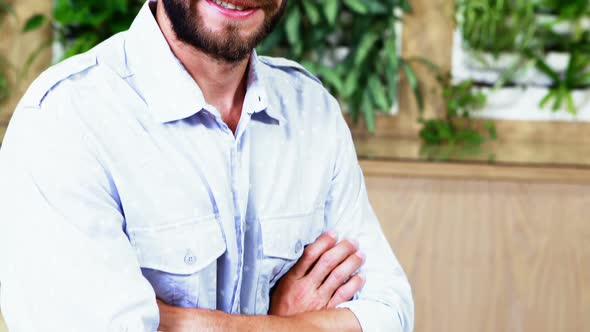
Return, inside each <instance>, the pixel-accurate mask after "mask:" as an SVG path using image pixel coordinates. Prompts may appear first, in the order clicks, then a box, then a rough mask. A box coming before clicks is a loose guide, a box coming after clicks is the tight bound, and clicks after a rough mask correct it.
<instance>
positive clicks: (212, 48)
mask: <svg viewBox="0 0 590 332" xmlns="http://www.w3.org/2000/svg"><path fill="white" fill-rule="evenodd" d="M199 1H206V0H163V1H162V2H163V4H164V9H165V10H166V14H167V15H168V18H169V20H170V22H171V24H172V30H174V33H175V34H176V37H177V38H178V39H179V40H180V41H182V42H184V43H186V44H188V45H191V46H192V47H194V48H196V49H198V50H201V51H203V52H204V53H205V54H208V55H210V56H211V57H213V58H216V59H218V60H222V61H224V62H227V63H230V64H232V63H237V62H240V61H242V60H244V59H246V58H247V57H248V56H249V55H250V53H251V52H252V50H253V49H254V48H255V47H256V46H257V45H258V44H259V43H260V42H261V41H262V40H264V38H266V37H267V36H268V35H269V34H270V33H271V32H272V31H273V30H274V28H275V27H276V25H277V24H278V23H279V21H280V19H281V17H282V16H283V14H284V13H285V9H286V7H287V6H286V5H287V0H282V2H281V4H280V6H277V4H276V2H275V0H253V3H254V4H255V5H256V6H257V7H259V8H260V9H261V10H263V11H264V22H263V23H262V24H261V26H260V27H259V28H258V29H257V30H256V31H255V32H254V33H253V34H251V35H250V36H242V35H241V34H240V26H239V24H227V26H226V27H225V28H224V31H223V32H222V33H214V32H212V31H211V30H209V29H207V27H206V26H207V25H206V23H205V21H204V20H203V18H202V16H201V14H200V13H199V12H198V10H197V3H198V2H199ZM220 34H223V35H222V36H219V35H220Z"/></svg>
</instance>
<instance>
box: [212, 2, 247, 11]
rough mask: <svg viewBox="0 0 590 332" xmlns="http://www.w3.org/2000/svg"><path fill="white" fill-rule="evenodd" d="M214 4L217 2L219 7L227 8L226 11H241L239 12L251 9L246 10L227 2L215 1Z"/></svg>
mask: <svg viewBox="0 0 590 332" xmlns="http://www.w3.org/2000/svg"><path fill="white" fill-rule="evenodd" d="M213 2H215V3H216V4H217V5H219V6H221V7H223V8H226V9H232V10H239V11H242V10H247V9H250V8H245V7H241V6H237V5H234V4H232V3H229V2H225V1H220V0H213Z"/></svg>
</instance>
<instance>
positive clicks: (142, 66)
mask: <svg viewBox="0 0 590 332" xmlns="http://www.w3.org/2000/svg"><path fill="white" fill-rule="evenodd" d="M150 5H155V2H154V1H147V2H146V3H145V5H144V6H143V7H142V9H141V11H140V12H139V14H138V16H137V17H136V18H135V20H134V21H133V23H132V25H131V27H130V28H129V31H128V35H127V40H126V43H125V51H126V55H127V62H128V66H129V67H130V69H131V71H132V73H133V74H134V76H135V80H136V84H137V86H138V88H139V90H140V92H141V94H142V96H143V98H144V99H145V101H146V103H147V104H148V107H149V108H150V109H151V110H152V111H153V114H154V117H155V119H156V120H157V121H159V122H161V123H166V122H172V121H176V120H181V119H185V118H187V117H190V116H192V115H194V114H196V113H198V112H200V111H202V110H203V109H206V108H207V107H209V106H208V104H207V102H206V101H205V97H204V96H203V92H202V91H201V89H200V88H199V86H198V85H197V83H196V82H195V81H194V79H193V78H192V77H191V76H190V74H189V73H188V72H187V70H186V69H185V68H184V66H183V65H182V63H181V62H180V61H179V60H178V59H177V58H176V56H175V55H174V53H173V52H172V50H171V49H170V46H169V45H168V42H167V41H166V39H165V38H164V35H163V34H162V31H161V30H160V27H159V26H158V23H157V22H156V19H155V17H154V15H153V13H152V11H151V9H150ZM263 77H264V68H263V64H262V63H261V62H260V61H259V59H258V55H257V54H256V51H255V50H254V51H253V52H252V56H251V57H250V65H249V71H248V82H247V92H246V98H245V99H244V109H243V112H247V113H248V114H250V115H251V114H253V113H258V112H263V111H264V112H266V113H267V115H268V116H270V117H272V118H274V119H275V120H277V121H279V123H284V122H286V121H285V118H284V117H283V116H282V115H281V114H280V113H279V112H276V111H275V110H273V109H272V108H270V107H268V106H269V101H268V93H267V86H266V83H265V80H264V79H263ZM209 111H212V110H209ZM216 115H218V114H216Z"/></svg>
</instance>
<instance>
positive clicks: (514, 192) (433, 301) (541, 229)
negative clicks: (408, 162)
mask: <svg viewBox="0 0 590 332" xmlns="http://www.w3.org/2000/svg"><path fill="white" fill-rule="evenodd" d="M367 186H368V189H369V192H370V197H371V201H372V203H373V207H374V208H375V211H376V213H377V215H378V216H379V218H380V220H381V222H382V225H383V228H384V231H385V233H386V235H387V237H388V239H389V241H390V243H391V244H392V246H393V247H394V250H395V251H396V254H397V256H398V258H399V259H400V261H401V263H402V264H403V266H404V268H405V270H406V271H407V273H408V275H409V278H410V282H411V284H412V287H413V291H414V297H415V303H416V331H419V332H421V331H452V332H463V331H465V332H472V331H490V332H496V331H531V332H533V331H534V332H544V331H547V332H550V331H551V332H554V331H590V316H589V315H587V312H588V310H590V264H588V263H589V262H590V223H589V222H588V221H589V220H588V209H589V208H590V186H587V185H564V184H528V183H510V182H496V181H459V180H444V179H419V178H414V179H412V178H408V179H402V178H387V177H368V179H367Z"/></svg>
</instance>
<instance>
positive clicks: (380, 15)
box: [258, 0, 421, 132]
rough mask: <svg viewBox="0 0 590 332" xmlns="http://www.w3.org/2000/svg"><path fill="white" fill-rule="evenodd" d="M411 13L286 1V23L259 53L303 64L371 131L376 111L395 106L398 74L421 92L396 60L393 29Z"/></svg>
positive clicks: (352, 1) (323, 0)
mask: <svg viewBox="0 0 590 332" xmlns="http://www.w3.org/2000/svg"><path fill="white" fill-rule="evenodd" d="M410 11H411V7H410V3H409V1H408V0H364V1H361V0H300V1H289V4H288V8H287V13H286V16H285V20H284V22H283V23H284V24H281V25H280V26H279V27H278V28H277V29H276V30H275V31H274V32H273V33H272V34H271V36H269V38H268V39H267V40H266V41H265V42H264V43H263V44H262V45H261V46H260V47H259V49H258V51H259V53H261V54H270V55H275V56H285V57H288V58H291V59H294V60H296V61H299V62H300V63H302V64H303V65H304V66H305V67H306V68H307V69H308V70H310V71H311V72H312V73H314V74H316V75H318V76H319V77H320V78H321V79H322V80H323V82H324V83H325V84H326V86H327V87H328V88H329V89H330V90H331V92H332V93H333V94H334V95H335V96H336V97H337V98H338V99H339V100H340V101H341V102H342V103H343V104H344V106H345V107H344V108H347V109H348V110H349V111H350V113H351V115H352V118H353V120H354V121H355V122H356V121H357V119H358V117H359V115H360V114H363V116H364V119H365V124H366V126H367V128H368V129H369V131H370V132H374V131H375V115H376V112H378V111H380V112H384V113H388V112H389V111H390V110H391V108H392V106H393V105H394V104H395V103H396V102H397V87H398V80H399V77H398V73H399V71H400V69H401V70H402V71H403V72H404V73H405V74H406V76H407V77H408V81H409V82H410V83H411V85H412V88H413V89H414V92H416V93H418V92H419V84H418V81H417V78H416V75H415V73H414V71H413V70H412V68H411V66H410V65H409V64H408V63H407V62H405V61H403V60H401V59H399V57H398V47H397V42H398V38H399V37H400V36H398V34H397V32H396V24H398V23H399V22H400V20H401V18H400V13H402V12H405V13H409V12H410ZM417 97H418V98H419V97H420V96H419V94H417ZM420 101H421V99H420Z"/></svg>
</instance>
